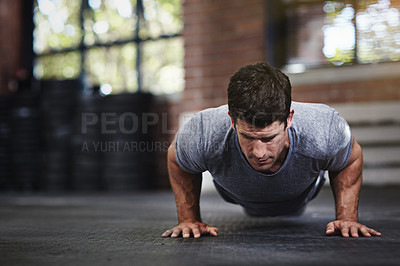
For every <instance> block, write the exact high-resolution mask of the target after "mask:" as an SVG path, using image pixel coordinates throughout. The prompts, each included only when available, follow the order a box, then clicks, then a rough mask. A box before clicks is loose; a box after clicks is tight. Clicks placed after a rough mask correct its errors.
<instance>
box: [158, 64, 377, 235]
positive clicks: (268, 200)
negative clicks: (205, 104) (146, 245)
mask: <svg viewBox="0 0 400 266" xmlns="http://www.w3.org/2000/svg"><path fill="white" fill-rule="evenodd" d="M362 165H363V159H362V151H361V147H360V145H359V144H358V143H357V142H356V141H355V140H354V139H353V138H352V136H351V131H350V128H349V126H348V124H347V123H346V121H345V120H344V119H343V118H341V117H340V116H339V114H338V113H337V112H336V111H335V110H333V109H332V108H330V107H328V106H326V105H322V104H309V103H297V102H292V100H291V85H290V82H289V79H288V77H287V76H286V75H284V74H283V73H282V72H280V71H279V70H278V69H275V68H273V67H270V66H269V65H267V64H266V63H259V64H256V65H248V66H245V67H243V68H241V69H240V70H239V71H238V72H237V73H236V74H235V75H233V76H232V77H231V80H230V83H229V86H228V106H226V105H224V106H221V107H218V108H212V109H207V110H204V111H201V112H199V113H197V114H196V115H195V116H194V117H193V118H192V119H191V120H190V121H189V122H187V123H186V124H185V125H184V126H183V127H182V128H181V129H180V130H179V132H178V133H177V135H176V137H175V140H174V141H173V143H172V144H171V146H170V148H169V151H168V169H169V176H170V182H171V186H172V189H173V191H174V194H175V199H176V205H177V209H178V219H179V224H178V225H177V226H175V227H173V228H172V229H169V230H167V231H165V232H164V233H163V235H162V236H164V237H169V236H171V237H178V236H180V235H182V236H183V237H184V238H187V237H190V235H193V236H194V237H195V238H198V237H200V236H201V235H202V234H211V235H213V236H217V234H218V229H217V228H216V227H211V226H208V225H207V224H205V223H203V222H202V220H201V217H200V207H199V198H200V190H201V182H202V177H201V173H202V172H204V171H206V170H208V171H210V173H211V174H212V176H213V180H214V184H215V186H216V189H217V191H218V192H219V193H220V195H221V196H222V198H224V199H225V200H226V201H228V202H231V203H235V204H239V205H241V206H242V207H243V208H244V210H245V212H246V213H247V214H249V215H251V216H280V215H293V214H294V215H298V214H301V213H302V212H303V210H304V208H305V205H306V204H307V202H309V201H310V200H311V199H313V198H314V197H315V196H316V195H317V194H318V192H319V190H320V189H321V187H322V185H323V184H324V181H325V179H324V172H325V171H329V177H330V181H331V187H332V191H333V193H334V197H335V204H336V220H335V221H333V222H330V223H329V224H328V225H327V230H326V234H327V235H331V234H336V233H340V234H341V235H342V236H344V237H349V236H352V237H358V236H359V234H360V233H361V235H363V236H372V235H374V236H379V235H380V233H379V232H377V231H375V230H373V229H371V228H368V227H366V226H364V225H362V224H360V223H358V211H357V208H358V196H359V191H360V187H361V179H362Z"/></svg>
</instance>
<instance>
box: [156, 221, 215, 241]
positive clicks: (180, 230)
mask: <svg viewBox="0 0 400 266" xmlns="http://www.w3.org/2000/svg"><path fill="white" fill-rule="evenodd" d="M181 235H182V237H183V238H189V237H190V235H193V237H194V238H199V237H200V236H201V235H212V236H217V235H218V228H217V227H213V226H208V225H207V224H205V223H202V222H181V223H179V224H178V225H177V226H175V227H173V228H171V229H169V230H167V231H165V232H164V233H163V234H162V235H161V236H162V237H169V236H170V237H172V238H176V237H179V236H181Z"/></svg>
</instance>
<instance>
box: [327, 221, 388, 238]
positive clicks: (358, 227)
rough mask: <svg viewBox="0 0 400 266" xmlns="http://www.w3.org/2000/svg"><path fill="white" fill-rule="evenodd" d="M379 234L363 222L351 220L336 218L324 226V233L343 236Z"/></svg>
mask: <svg viewBox="0 0 400 266" xmlns="http://www.w3.org/2000/svg"><path fill="white" fill-rule="evenodd" d="M359 233H361V235H362V236H366V237H370V236H381V233H379V232H378V231H375V230H374V229H372V228H368V227H366V226H365V225H363V224H360V223H358V222H356V221H351V220H336V221H333V222H330V223H329V224H328V225H327V226H326V235H338V234H339V235H340V234H341V235H342V236H343V237H349V236H352V237H359Z"/></svg>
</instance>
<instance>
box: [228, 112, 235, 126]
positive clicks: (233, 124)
mask: <svg viewBox="0 0 400 266" xmlns="http://www.w3.org/2000/svg"><path fill="white" fill-rule="evenodd" d="M228 115H229V117H230V118H231V124H232V128H233V130H236V128H235V121H233V118H232V116H231V113H229V111H228Z"/></svg>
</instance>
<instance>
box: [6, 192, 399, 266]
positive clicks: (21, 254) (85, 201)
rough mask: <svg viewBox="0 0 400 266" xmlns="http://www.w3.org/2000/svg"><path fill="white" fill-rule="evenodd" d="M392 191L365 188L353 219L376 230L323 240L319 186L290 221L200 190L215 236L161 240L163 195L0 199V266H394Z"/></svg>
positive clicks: (329, 208)
mask: <svg viewBox="0 0 400 266" xmlns="http://www.w3.org/2000/svg"><path fill="white" fill-rule="evenodd" d="M399 204H400V187H379V188H376V187H375V188H372V187H365V188H363V190H362V192H361V199H360V208H359V210H360V222H361V223H364V224H366V225H367V226H370V227H372V228H374V229H376V230H378V231H380V232H381V233H382V236H381V237H373V238H366V237H360V238H358V239H353V238H348V239H345V238H342V237H339V236H329V237H328V236H325V226H326V224H327V223H328V222H330V221H331V220H333V219H334V202H333V197H332V193H331V191H330V190H329V188H327V187H326V188H324V189H323V190H322V191H321V193H320V195H319V196H318V197H317V198H316V199H315V200H314V201H312V202H311V203H310V204H309V205H308V208H307V210H306V212H305V213H304V214H303V215H302V216H300V217H291V218H250V217H247V216H246V215H245V214H244V212H243V211H242V209H241V208H240V207H239V206H236V205H232V204H229V203H225V202H224V201H223V200H222V199H221V198H220V197H219V196H218V195H217V194H216V193H214V192H207V193H205V194H202V199H201V209H202V216H203V220H204V222H207V223H208V224H210V225H214V226H217V227H218V228H219V236H218V237H211V236H203V237H201V238H199V239H193V238H190V239H183V238H177V239H171V238H162V237H161V234H162V233H163V231H164V230H165V229H167V228H169V227H172V226H174V225H175V224H176V209H175V202H174V198H173V195H172V192H169V191H162V192H134V193H133V192H132V193H124V194H116V193H105V194H83V193H82V194H76V193H74V194H63V195H60V194H54V195H52V194H16V193H3V194H1V195H0V265H7V266H8V265H163V266H167V265H400V257H399V254H400V230H399V225H400V223H399V222H400V208H399Z"/></svg>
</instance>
